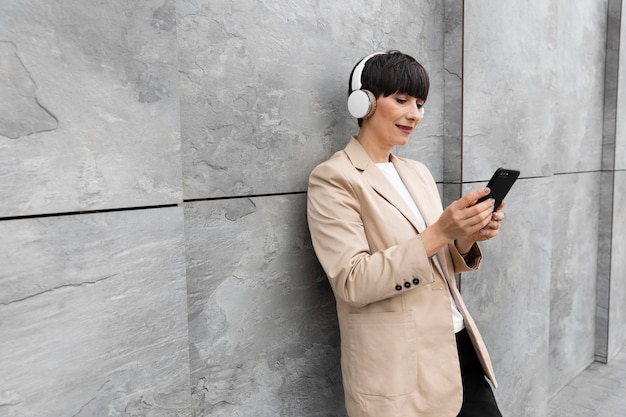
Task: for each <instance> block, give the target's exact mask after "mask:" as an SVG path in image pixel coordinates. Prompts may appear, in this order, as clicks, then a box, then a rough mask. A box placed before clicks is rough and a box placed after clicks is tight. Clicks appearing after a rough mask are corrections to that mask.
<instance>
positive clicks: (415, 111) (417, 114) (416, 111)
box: [407, 106, 424, 123]
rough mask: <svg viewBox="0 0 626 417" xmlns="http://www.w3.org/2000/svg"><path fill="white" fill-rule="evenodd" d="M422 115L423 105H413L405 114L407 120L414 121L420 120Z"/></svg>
mask: <svg viewBox="0 0 626 417" xmlns="http://www.w3.org/2000/svg"><path fill="white" fill-rule="evenodd" d="M423 117H424V107H421V108H418V107H417V106H415V107H413V108H412V110H411V111H410V112H409V114H407V118H408V119H409V120H415V121H416V122H418V123H419V122H420V121H421V120H422V118H423Z"/></svg>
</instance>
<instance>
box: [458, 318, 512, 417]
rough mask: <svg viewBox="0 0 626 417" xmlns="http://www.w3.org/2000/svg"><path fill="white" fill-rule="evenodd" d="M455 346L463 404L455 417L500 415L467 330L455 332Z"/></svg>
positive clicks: (490, 416)
mask: <svg viewBox="0 0 626 417" xmlns="http://www.w3.org/2000/svg"><path fill="white" fill-rule="evenodd" d="M456 346H457V350H458V351H459V361H460V362H461V377H462V379H463V405H462V406H461V411H460V412H459V414H458V416H457V417H502V414H501V413H500V410H499V409H498V404H496V399H495V397H494V396H493V390H492V389H491V385H489V382H487V379H486V378H485V372H484V371H483V367H482V365H481V364H480V361H479V360H478V356H477V355H476V351H475V350H474V345H472V341H471V340H470V337H469V335H468V334H467V330H465V329H463V330H461V331H460V332H458V333H457V334H456Z"/></svg>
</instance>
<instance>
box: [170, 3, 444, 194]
mask: <svg viewBox="0 0 626 417" xmlns="http://www.w3.org/2000/svg"><path fill="white" fill-rule="evenodd" d="M178 6H179V9H178V10H177V13H178V33H179V39H180V49H179V51H180V66H181V119H182V135H183V164H184V184H185V197H186V198H188V199H198V198H204V197H223V196H245V195H260V194H269V193H282V192H293V191H304V190H305V189H306V184H307V178H308V174H309V172H310V171H311V170H312V169H313V167H314V166H315V165H317V163H319V162H321V161H322V160H324V159H326V158H327V157H328V156H330V155H331V154H332V153H333V152H334V151H336V150H339V149H342V148H343V147H344V146H345V144H346V143H347V141H348V138H349V136H350V135H351V134H355V133H356V132H357V127H356V123H355V122H354V121H353V120H351V119H350V117H349V115H348V112H347V108H346V99H347V87H348V78H349V75H350V71H351V70H352V67H353V66H354V65H355V64H356V63H357V61H358V60H359V59H361V58H362V57H364V56H365V55H368V54H370V53H372V52H375V51H380V50H387V49H400V50H403V51H404V52H407V53H410V54H412V55H414V56H416V58H418V60H420V61H421V62H423V64H424V65H425V66H426V67H427V69H429V70H430V72H431V75H432V77H433V93H432V99H430V100H429V103H428V122H427V123H426V122H425V123H424V126H422V128H421V129H420V133H419V134H420V139H419V141H415V143H414V144H412V145H411V146H410V147H408V148H407V149H405V150H403V151H402V152H404V153H405V154H419V155H420V156H421V159H423V160H427V161H429V162H432V161H436V162H434V163H435V164H436V165H435V166H434V167H433V169H434V171H435V172H437V173H439V172H441V165H442V156H441V147H442V145H441V118H442V100H443V94H442V89H443V49H442V45H443V34H442V31H441V25H442V19H443V6H442V5H440V4H438V3H437V2H426V1H419V2H417V3H416V2H413V1H408V0H401V1H397V2H381V1H375V2H373V3H369V4H368V6H367V7H363V5H362V3H361V2H356V1H343V2H336V1H322V2H321V3H320V2H300V3H298V4H296V3H294V2H268V1H261V2H259V1H249V0H237V1H224V0H220V1H207V0H195V1H185V0H180V1H179V2H178ZM408 11H410V13H409V12H408ZM432 155H434V157H431V156H432ZM438 176H439V174H438ZM268 178H271V180H268Z"/></svg>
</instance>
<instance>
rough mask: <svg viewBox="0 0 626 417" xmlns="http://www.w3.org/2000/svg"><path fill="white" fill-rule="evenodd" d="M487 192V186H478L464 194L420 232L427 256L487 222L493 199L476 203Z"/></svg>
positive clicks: (469, 233) (485, 224) (478, 228)
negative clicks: (478, 187) (476, 188)
mask: <svg viewBox="0 0 626 417" xmlns="http://www.w3.org/2000/svg"><path fill="white" fill-rule="evenodd" d="M489 193H490V190H489V189H488V188H480V189H478V190H474V191H471V192H469V193H467V194H465V195H464V196H463V197H461V198H459V199H458V200H456V201H454V202H452V204H450V205H449V206H448V207H447V208H446V209H445V210H444V212H443V213H442V214H441V216H439V219H438V220H437V221H436V222H435V223H434V224H432V225H430V226H429V227H427V228H426V230H424V232H422V241H423V242H424V247H425V248H426V252H427V253H428V255H429V256H432V255H434V254H435V253H436V252H437V251H439V250H440V249H441V248H442V247H444V246H445V245H447V244H448V243H450V242H453V241H455V240H457V239H460V238H465V237H467V236H470V235H473V234H474V233H476V232H478V231H479V230H480V229H482V228H484V227H485V226H487V225H488V224H489V222H490V221H491V214H492V213H493V211H494V207H493V204H494V200H493V199H487V200H485V201H483V202H481V203H480V204H476V202H477V201H478V199H480V198H481V197H484V196H486V195H488V194H489Z"/></svg>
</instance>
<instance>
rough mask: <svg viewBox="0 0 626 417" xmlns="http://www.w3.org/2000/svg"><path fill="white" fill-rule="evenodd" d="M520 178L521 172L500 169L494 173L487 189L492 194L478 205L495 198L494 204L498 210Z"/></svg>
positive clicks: (483, 198)
mask: <svg viewBox="0 0 626 417" xmlns="http://www.w3.org/2000/svg"><path fill="white" fill-rule="evenodd" d="M517 177H519V171H516V170H514V169H506V168H498V169H496V172H494V173H493V175H492V176H491V179H490V180H489V183H488V184H487V187H489V189H490V190H491V192H490V193H489V194H488V195H486V196H484V197H482V198H481V199H480V200H478V202H477V203H476V204H478V203H480V202H482V201H485V200H487V199H488V198H493V199H494V200H496V202H495V204H494V208H495V209H497V208H498V207H500V204H501V203H502V200H504V197H505V196H506V195H507V193H508V192H509V190H510V189H511V187H513V183H515V180H516V179H517Z"/></svg>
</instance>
